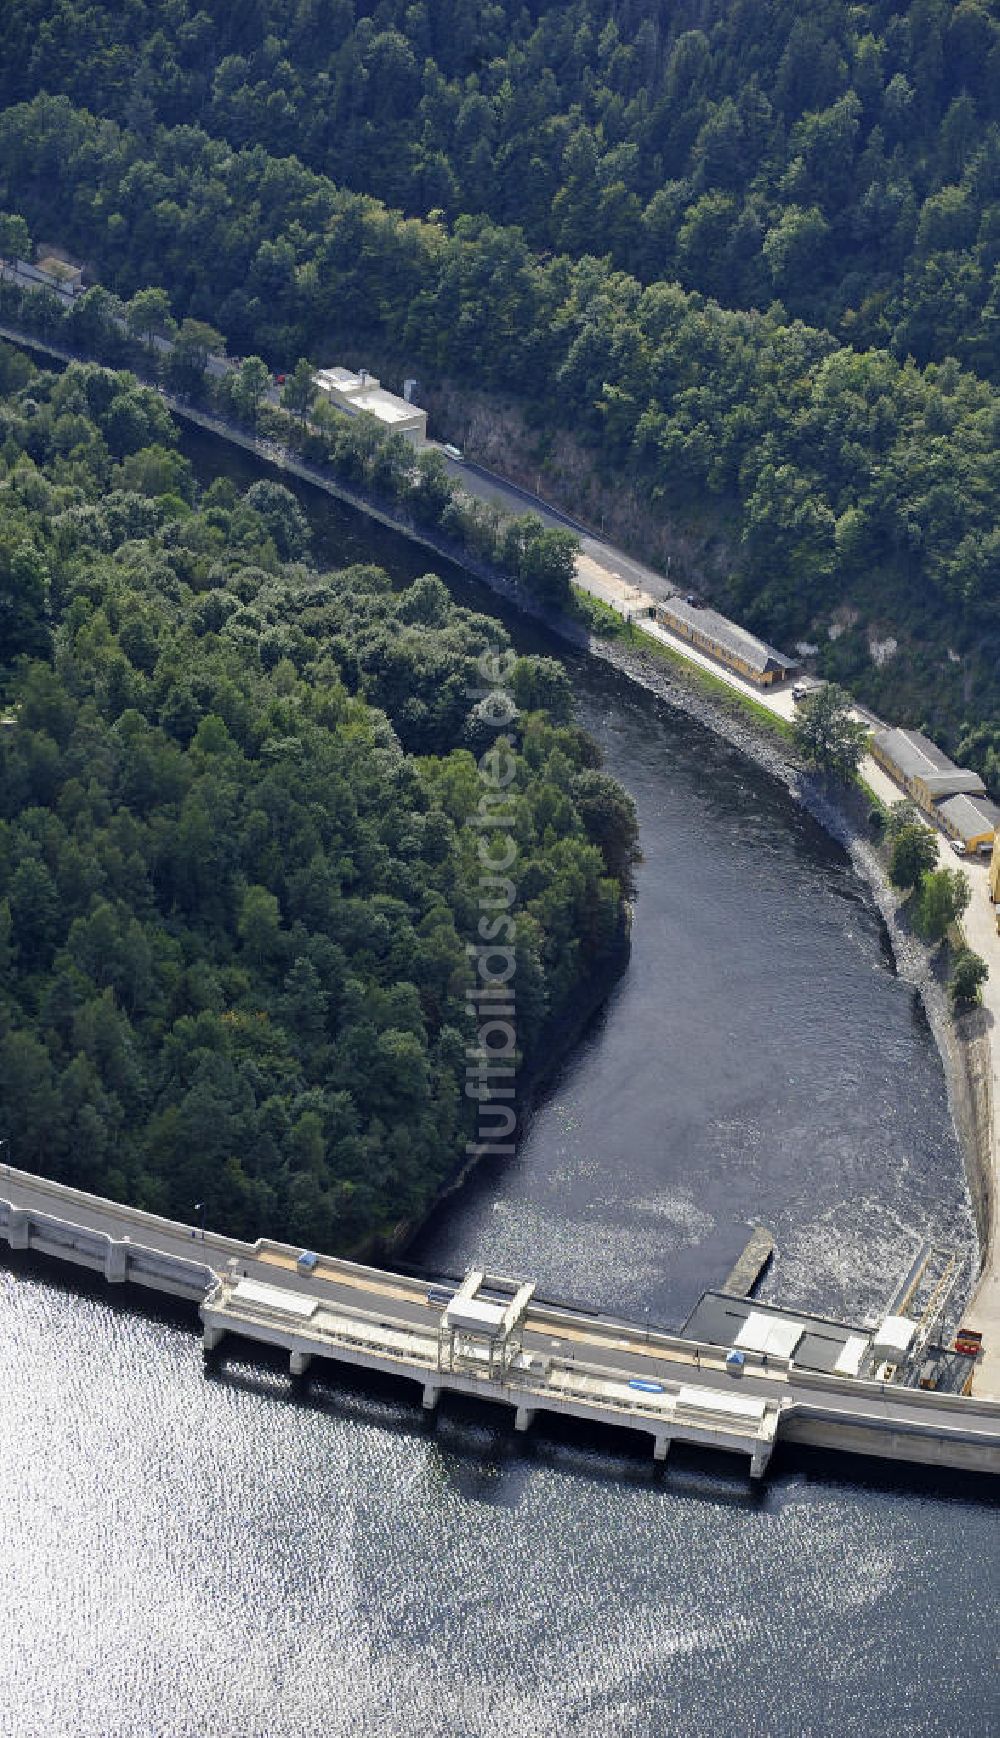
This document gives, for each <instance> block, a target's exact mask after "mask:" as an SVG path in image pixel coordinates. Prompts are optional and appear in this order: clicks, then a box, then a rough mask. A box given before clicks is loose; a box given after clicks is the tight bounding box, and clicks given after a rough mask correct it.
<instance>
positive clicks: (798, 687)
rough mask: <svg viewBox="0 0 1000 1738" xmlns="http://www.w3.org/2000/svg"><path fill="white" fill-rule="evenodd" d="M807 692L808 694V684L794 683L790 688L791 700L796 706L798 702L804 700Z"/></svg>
mask: <svg viewBox="0 0 1000 1738" xmlns="http://www.w3.org/2000/svg"><path fill="white" fill-rule="evenodd" d="M808 692H809V684H808V682H796V683H794V685H793V687H792V699H793V700H794V701H795V702H796V704H797V703H798V702H799V701H800V700H804V699H805V697H806V695H807V694H808Z"/></svg>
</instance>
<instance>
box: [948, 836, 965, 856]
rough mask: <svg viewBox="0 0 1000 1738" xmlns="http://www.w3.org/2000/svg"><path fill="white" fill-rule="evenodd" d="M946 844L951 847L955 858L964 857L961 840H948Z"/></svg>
mask: <svg viewBox="0 0 1000 1738" xmlns="http://www.w3.org/2000/svg"><path fill="white" fill-rule="evenodd" d="M948 843H949V845H950V846H951V848H952V850H953V851H954V853H955V856H956V857H964V856H965V846H964V845H963V844H962V841H961V839H949V840H948Z"/></svg>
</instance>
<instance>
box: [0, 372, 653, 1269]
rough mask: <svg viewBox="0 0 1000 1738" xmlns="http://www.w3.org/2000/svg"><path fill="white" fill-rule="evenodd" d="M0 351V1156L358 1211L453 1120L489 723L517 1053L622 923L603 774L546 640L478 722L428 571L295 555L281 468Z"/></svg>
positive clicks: (631, 844)
mask: <svg viewBox="0 0 1000 1738" xmlns="http://www.w3.org/2000/svg"><path fill="white" fill-rule="evenodd" d="M0 379H2V383H3V385H4V387H5V396H3V397H2V399H0V714H2V722H0V1084H2V1097H3V1117H4V1120H3V1128H4V1134H5V1136H6V1138H7V1141H8V1143H9V1144H8V1147H7V1149H5V1157H7V1156H9V1157H10V1158H11V1159H12V1160H13V1161H14V1162H15V1163H16V1164H20V1165H23V1166H25V1167H27V1168H29V1169H38V1170H41V1171H43V1172H45V1173H47V1174H49V1175H52V1176H56V1177H59V1178H63V1179H66V1180H68V1181H70V1182H73V1183H75V1184H78V1185H81V1186H83V1187H90V1188H96V1189H98V1190H102V1191H105V1192H109V1193H111V1194H112V1195H115V1196H119V1197H121V1198H126V1199H129V1200H131V1201H133V1202H135V1203H137V1204H139V1205H143V1206H147V1207H151V1208H154V1209H157V1210H162V1211H165V1212H168V1213H173V1214H177V1215H179V1216H181V1217H184V1218H190V1217H191V1216H192V1213H193V1209H194V1204H195V1202H202V1203H204V1206H205V1210H206V1213H207V1216H208V1218H209V1221H210V1222H211V1223H212V1224H214V1225H217V1226H219V1227H220V1228H227V1229H229V1230H232V1231H234V1232H237V1233H245V1234H250V1235H257V1234H259V1233H261V1232H263V1231H267V1232H269V1233H272V1234H277V1235H281V1234H285V1235H288V1236H290V1237H292V1238H295V1239H301V1240H306V1241H309V1242H311V1243H316V1244H318V1245H320V1246H321V1247H329V1248H337V1249H342V1250H343V1249H349V1248H351V1247H355V1246H357V1244H358V1243H359V1241H361V1240H364V1239H367V1238H369V1237H371V1236H372V1235H375V1234H378V1233H380V1232H384V1231H386V1230H388V1229H389V1228H391V1226H392V1225H394V1224H395V1223H396V1222H398V1221H399V1220H402V1219H406V1218H408V1217H411V1216H413V1215H415V1214H417V1213H419V1212H420V1210H421V1209H422V1208H424V1207H425V1206H426V1205H427V1204H428V1202H429V1200H430V1198H431V1197H432V1195H433V1192H434V1190H435V1189H436V1187H437V1186H438V1185H439V1184H440V1183H441V1182H442V1180H443V1179H444V1178H445V1177H446V1176H447V1174H448V1173H449V1172H450V1171H451V1170H452V1169H453V1168H454V1166H455V1165H456V1163H457V1161H458V1159H459V1158H460V1156H461V1155H462V1154H463V1152H464V1148H465V1143H466V1142H467V1141H468V1140H469V1139H475V1138H477V1126H478V1125H477V1122H476V1110H477V1106H476V1103H475V1101H474V1100H473V1099H472V1098H470V1097H469V1096H468V1095H467V1094H466V1092H465V1084H466V1070H467V1066H468V1057H467V1049H468V1047H470V1046H473V1047H474V1046H475V1045H476V1043H477V1041H478V1040H477V1027H476V1023H475V1021H474V1019H473V1017H472V1015H471V1014H470V1011H469V1005H468V1003H467V1001H466V991H467V990H468V989H469V988H470V987H471V985H472V984H473V982H474V981H475V977H474V961H470V955H469V952H468V949H469V947H470V946H471V945H473V944H475V943H476V941H477V938H478V937H479V936H480V935H481V933H482V932H481V929H480V921H481V919H480V909H481V907H480V901H481V896H482V886H481V877H482V874H483V870H482V863H481V857H480V854H479V841H480V840H481V839H482V838H483V837H484V836H485V837H486V838H488V839H491V838H492V837H493V836H494V835H493V833H492V831H491V830H490V829H489V828H487V829H486V833H485V835H484V829H483V823H482V817H481V815H479V814H478V812H477V811H478V805H479V802H480V797H481V794H482V790H483V778H482V776H481V774H480V771H479V770H477V756H479V755H481V754H482V753H483V751H484V750H485V749H487V748H488V747H489V746H490V745H491V744H493V743H496V742H497V741H500V740H504V739H506V741H507V742H508V743H509V745H510V749H511V756H512V759H511V763H510V764H511V766H512V767H513V774H512V777H511V780H510V783H509V785H507V787H506V797H505V807H506V811H507V812H510V813H511V814H512V821H511V823H510V825H511V826H512V829H513V834H514V837H515V838H516V847H517V850H516V872H515V871H514V870H511V871H510V880H511V891H510V897H511V898H512V899H513V901H514V903H513V905H512V907H511V910H512V913H513V920H512V924H511V926H510V928H509V929H505V928H504V927H503V926H504V925H505V924H506V922H507V919H506V917H503V918H500V919H498V918H496V917H495V916H493V917H491V919H490V921H491V923H492V924H493V925H494V928H493V929H492V931H491V936H492V937H496V936H500V937H501V938H502V939H503V940H504V941H510V942H511V943H512V944H513V945H514V947H515V949H516V973H515V994H516V1010H517V1012H516V1030H517V1041H518V1044H519V1046H520V1049H521V1051H522V1053H523V1059H524V1066H525V1069H526V1070H528V1071H530V1070H531V1069H532V1067H534V1066H535V1065H536V1064H537V1062H538V1059H539V1055H540V1052H541V1050H542V1049H543V1048H545V1049H548V1048H549V1047H550V1046H551V1045H552V1042H553V1033H554V1031H555V1030H556V1026H557V1022H558V1021H559V1020H560V1018H561V1017H562V1016H564V1015H566V1013H567V1011H572V1010H573V1009H575V1008H576V1007H578V1006H579V1004H580V1001H581V999H583V1000H585V998H586V988H587V984H588V982H589V981H591V980H592V979H593V978H594V977H595V976H599V974H600V973H601V972H602V971H605V970H606V969H607V968H608V967H609V966H610V965H611V964H612V962H613V961H614V960H615V958H616V957H617V950H618V948H619V946H620V942H621V936H622V926H623V921H624V913H623V888H625V887H627V885H628V883H629V877H630V869H631V863H632V860H633V856H634V851H635V818H634V814H633V811H632V808H631V804H630V802H629V801H628V799H627V798H626V797H625V795H624V793H623V792H621V791H620V789H619V788H618V787H617V786H616V785H614V783H613V782H612V781H611V780H610V779H608V778H607V777H606V776H605V775H604V774H603V773H602V772H600V770H599V768H598V765H597V753H596V750H595V747H594V745H593V743H592V742H591V741H590V740H589V739H588V738H587V737H586V736H585V735H584V734H583V733H582V732H581V731H579V730H578V729H577V728H576V727H575V726H574V724H573V723H572V719H571V697H570V692H569V687H568V683H567V680H566V677H565V675H564V674H563V672H562V670H561V668H560V667H559V666H558V665H556V664H553V663H551V662H550V661H548V660H545V659H532V658H526V659H520V660H516V661H514V660H513V659H512V660H511V662H512V663H513V669H512V672H511V674H510V688H511V692H512V694H513V696H514V698H515V699H516V700H517V701H518V702H519V705H520V712H519V714H518V716H517V717H516V718H515V719H514V721H513V722H512V723H511V724H510V725H509V726H507V727H506V728H505V730H504V732H503V735H502V736H500V737H498V733H497V729H496V726H495V725H491V724H490V722H489V720H488V719H486V718H485V717H484V716H483V713H482V709H481V708H482V702H481V700H480V699H479V698H478V697H480V696H482V694H483V692H484V686H483V684H484V678H483V674H482V667H481V664H480V662H479V660H480V659H481V657H482V655H483V653H484V652H485V651H486V649H487V648H492V649H493V651H494V652H496V653H499V652H500V651H501V650H502V649H503V648H504V647H506V646H507V643H508V642H507V638H506V635H505V633H504V631H503V629H502V628H501V627H500V625H499V624H498V623H496V622H494V621H491V620H489V619H487V618H485V617H482V616H478V615H474V614H472V613H470V612H469V611H466V610H463V609H459V608H457V607H455V606H453V605H452V604H451V602H450V600H449V597H448V593H447V591H446V590H445V588H444V586H443V585H442V584H441V583H440V581H438V580H437V579H435V578H433V577H426V578H424V579H420V580H418V581H417V582H416V583H415V584H413V585H412V586H411V587H410V588H409V589H408V590H406V591H404V592H402V593H401V594H399V595H396V594H394V593H393V591H392V589H391V587H390V585H389V582H388V580H387V579H386V577H385V576H384V575H383V574H382V573H380V572H379V571H378V570H377V569H373V568H357V567H355V568H353V569H350V570H348V571H346V572H343V573H320V572H317V571H316V570H315V569H314V568H312V567H311V566H310V565H308V562H307V560H306V559H305V558H306V555H307V550H308V525H307V524H306V522H305V520H304V518H303V516H302V514H301V511H300V509H299V508H298V506H297V504H296V502H295V500H294V497H292V496H291V495H290V494H289V493H288V492H287V491H286V490H284V489H282V488H280V487H278V486H276V485H273V484H269V483H264V482H262V483H257V484H255V485H254V486H253V487H252V488H251V489H249V490H248V491H247V493H246V494H245V495H244V496H243V497H238V496H237V495H236V494H235V492H234V491H233V489H232V487H231V486H230V485H229V484H227V483H225V482H219V483H216V484H213V486H212V487H211V488H210V489H209V490H208V491H207V492H206V493H205V494H203V495H200V494H199V491H198V488H197V486H196V484H195V481H194V479H193V477H192V475H191V472H190V468H189V466H188V465H187V463H186V461H185V460H184V459H183V458H182V457H181V456H180V455H179V454H178V453H177V451H176V447H175V430H174V427H173V425H172V423H171V420H170V418H169V417H168V415H167V414H166V412H165V410H164V407H163V404H162V401H161V399H160V397H159V395H158V394H157V393H156V392H154V391H151V390H149V389H146V388H142V387H140V386H138V385H137V384H136V382H135V381H134V379H133V378H132V377H130V376H129V375H127V374H116V373H112V372H110V371H108V370H104V369H100V368H95V367H81V366H77V365H74V366H72V367H70V368H69V369H68V370H67V371H66V372H65V374H63V375H61V376H57V375H53V374H38V373H36V372H35V371H34V370H33V369H32V367H31V365H30V364H29V363H27V362H26V361H25V360H24V358H23V357H21V356H19V355H18V354H16V353H15V352H11V351H8V350H6V349H0ZM279 551H280V552H282V553H283V554H285V555H287V554H289V553H296V554H297V555H298V557H299V559H298V560H297V561H296V562H295V563H294V564H292V565H289V564H288V562H287V561H283V560H282V556H281V554H279ZM542 707H544V708H545V709H544V710H542V709H541V708H542ZM504 830H505V831H506V828H505V829H504ZM494 879H495V878H494ZM504 898H505V899H506V898H507V895H506V894H505V895H504ZM501 903H502V902H501ZM494 904H496V901H494ZM498 923H499V924H500V927H499V928H497V927H496V925H497V924H498Z"/></svg>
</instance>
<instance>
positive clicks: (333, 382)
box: [313, 368, 427, 447]
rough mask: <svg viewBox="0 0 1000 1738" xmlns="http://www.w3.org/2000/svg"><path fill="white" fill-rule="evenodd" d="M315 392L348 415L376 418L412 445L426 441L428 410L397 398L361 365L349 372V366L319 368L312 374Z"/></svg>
mask: <svg viewBox="0 0 1000 1738" xmlns="http://www.w3.org/2000/svg"><path fill="white" fill-rule="evenodd" d="M313 384H314V385H315V387H316V390H317V392H321V393H322V394H323V397H324V398H325V399H327V400H328V401H329V403H330V404H333V405H335V406H336V407H337V409H338V410H342V411H344V412H345V413H346V415H348V416H358V415H359V414H360V413H361V412H362V411H365V412H367V414H368V415H369V416H373V417H375V418H376V420H377V421H378V422H380V423H381V424H382V426H383V428H384V429H385V430H386V431H387V432H388V433H390V434H399V435H402V436H403V439H404V440H407V441H409V443H410V445H411V446H413V447H422V446H424V445H425V444H426V441H427V412H426V411H425V410H421V409H420V407H419V405H416V404H411V403H410V401H409V399H406V398H397V397H396V394H395V393H394V392H387V391H386V390H385V387H384V386H382V384H381V383H380V381H379V380H378V379H377V377H376V376H375V375H374V374H369V373H368V371H367V369H365V368H362V369H360V370H359V371H358V373H357V374H352V373H351V370H350V369H349V368H321V369H320V370H319V373H318V374H314V375H313Z"/></svg>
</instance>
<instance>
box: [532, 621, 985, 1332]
mask: <svg viewBox="0 0 1000 1738" xmlns="http://www.w3.org/2000/svg"><path fill="white" fill-rule="evenodd" d="M551 625H554V624H551ZM567 625H568V626H572V625H573V624H567ZM556 631H558V628H557V629H556ZM588 649H589V650H590V652H591V654H592V655H593V656H595V657H600V658H602V659H603V661H604V662H605V663H608V664H610V665H611V666H612V667H613V668H615V669H617V670H619V671H620V672H621V674H622V675H624V676H626V677H627V679H628V680H629V681H632V682H634V683H635V684H636V685H637V686H639V687H642V688H645V689H647V691H649V692H651V693H653V694H655V695H656V696H657V698H659V699H662V700H664V701H666V702H667V704H668V705H672V706H676V707H677V708H678V709H679V710H680V711H682V712H684V713H685V714H686V716H688V717H691V718H694V719H695V720H696V721H697V722H698V723H700V724H702V725H704V727H705V728H706V729H708V730H711V731H712V733H713V734H714V735H716V736H720V737H722V738H723V740H724V741H726V742H728V743H730V744H731V745H732V746H733V747H734V748H736V749H738V750H739V752H740V753H742V754H745V755H746V756H747V758H748V759H750V760H752V761H753V762H754V764H755V765H756V766H759V767H760V768H761V769H762V770H763V771H764V772H767V773H770V774H771V776H772V777H774V778H776V779H777V780H778V782H779V783H780V784H782V785H784V787H785V789H786V790H787V791H788V793H789V795H790V796H791V797H792V798H793V800H794V801H795V802H797V803H798V804H799V805H800V806H801V807H802V808H804V809H805V810H806V812H807V813H808V814H810V815H811V816H812V818H813V819H814V820H815V821H817V822H818V823H819V825H820V826H821V827H822V828H823V830H824V832H826V833H827V834H828V835H829V836H830V837H831V838H832V839H834V840H835V841H836V843H837V844H839V845H841V846H842V847H843V849H844V850H845V851H846V853H847V855H848V857H849V858H850V861H851V866H852V868H853V869H854V872H855V874H856V875H857V876H858V877H859V879H860V880H861V881H862V882H863V883H864V885H865V886H866V888H867V889H868V892H869V893H870V895H871V897H872V899H873V901H874V904H875V906H876V908H877V910H878V913H879V916H880V918H881V920H882V922H883V924H884V925H885V929H886V933H887V935H888V937H889V942H890V946H891V948H892V957H893V961H894V964H895V968H896V972H897V975H898V976H899V977H900V978H902V980H903V981H904V983H907V984H909V985H910V987H911V988H912V989H913V990H914V991H915V992H916V994H917V996H918V997H919V999H920V1003H921V1006H922V1007H923V1009H924V1012H925V1014H926V1017H927V1023H928V1025H929V1027H930V1031H931V1036H932V1038H933V1039H934V1044H935V1048H936V1049H937V1051H938V1054H939V1056H940V1058H941V1065H942V1068H943V1071H944V1077H945V1087H946V1090H947V1094H948V1108H949V1111H950V1113H951V1118H952V1121H953V1123H954V1125H955V1129H956V1133H957V1135H958V1140H959V1146H960V1148H961V1151H962V1158H963V1168H964V1173H965V1181H966V1185H967V1187H968V1190H969V1195H970V1199H971V1202H972V1207H973V1213H974V1217H975V1225H976V1236H977V1241H978V1245H979V1249H978V1267H977V1270H976V1273H975V1275H974V1277H973V1284H972V1293H973V1294H974V1293H975V1290H976V1288H977V1287H978V1285H979V1282H980V1279H981V1277H982V1275H983V1273H984V1270H985V1269H986V1267H987V1265H988V1263H989V1259H990V1255H991V1244H992V1224H993V1202H994V1194H995V1190H996V1179H995V1177H994V1172H993V1107H992V1102H991V1100H992V1093H991V1090H990V1082H991V1061H990V1048H989V1035H988V1018H987V1015H986V1011H985V1009H983V1008H982V1007H980V1008H976V1009H974V1010H973V1011H972V1012H970V1013H968V1014H964V1015H962V1016H961V1018H960V1020H959V1021H958V1022H956V1021H955V1020H954V1018H953V1017H952V1014H951V1010H950V1007H949V1005H948V999H947V994H946V991H945V988H944V984H943V983H942V982H941V981H940V978H939V975H938V973H937V972H936V970H935V955H934V954H933V953H932V951H931V950H930V949H929V948H928V947H927V946H926V944H925V943H924V942H922V941H921V940H920V939H919V937H918V936H916V935H914V934H913V931H912V930H911V929H910V927H909V925H908V924H907V923H906V921H905V917H904V905H903V901H902V899H901V898H900V896H899V895H898V894H897V892H896V890H895V888H894V887H893V886H892V884H891V882H890V881H889V877H888V875H887V873H886V870H885V867H884V865H883V864H882V862H881V861H880V859H879V856H878V852H877V850H876V848H875V845H874V844H873V842H872V840H871V839H870V838H869V837H868V835H867V833H866V832H865V830H864V828H863V826H862V824H861V823H860V821H859V820H858V819H857V818H855V817H854V816H852V815H851V814H850V813H849V811H848V808H847V807H846V806H844V804H842V803H841V802H838V801H837V800H836V799H835V797H833V796H832V795H831V794H830V792H829V791H827V790H825V789H824V788H823V787H822V786H821V785H820V784H819V782H818V781H817V780H815V779H812V778H810V777H809V776H808V775H806V774H804V773H803V772H802V770H801V768H800V767H798V766H797V765H796V763H795V762H794V760H793V759H792V758H791V756H790V755H788V754H786V753H783V752H782V748H781V747H780V746H779V744H778V742H777V739H776V738H774V737H772V736H771V735H770V734H769V733H768V732H766V730H765V729H764V728H763V727H760V726H757V725H755V723H754V721H753V720H752V719H751V718H750V716H749V714H748V715H747V716H746V717H738V716H736V715H735V714H734V713H730V712H728V711H727V710H725V709H724V708H723V707H722V706H717V705H716V704H715V703H714V701H713V700H711V699H710V698H709V697H708V696H707V695H706V694H705V692H704V691H703V690H701V689H697V688H696V687H695V684H694V681H693V680H692V683H691V685H690V687H689V686H688V685H687V684H686V683H685V682H684V680H683V676H682V675H678V676H677V677H675V678H674V679H673V680H671V678H670V677H668V676H667V675H666V674H665V672H664V667H663V665H662V664H661V663H660V662H659V661H658V660H656V659H655V657H653V656H650V655H649V654H647V653H644V652H643V651H642V650H641V649H637V648H635V647H634V646H630V647H629V649H628V651H627V652H626V651H623V650H622V648H620V647H619V646H617V645H616V644H615V643H614V642H613V641H610V640H600V639H595V638H594V637H593V636H592V637H591V645H590V647H589V648H588ZM859 800H860V798H859ZM970 1298H971V1294H970Z"/></svg>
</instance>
